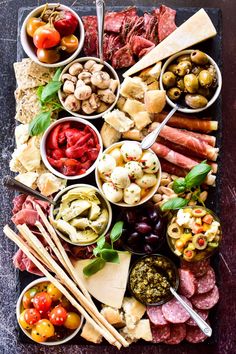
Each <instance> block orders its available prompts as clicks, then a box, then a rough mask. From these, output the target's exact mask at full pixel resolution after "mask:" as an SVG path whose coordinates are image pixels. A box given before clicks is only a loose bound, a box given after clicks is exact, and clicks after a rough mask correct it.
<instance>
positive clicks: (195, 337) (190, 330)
mask: <svg viewBox="0 0 236 354" xmlns="http://www.w3.org/2000/svg"><path fill="white" fill-rule="evenodd" d="M186 327H187V333H186V337H185V339H186V340H187V341H188V342H190V343H201V342H204V340H205V339H206V338H207V336H206V335H205V333H203V332H202V331H201V330H200V328H199V327H193V326H186Z"/></svg>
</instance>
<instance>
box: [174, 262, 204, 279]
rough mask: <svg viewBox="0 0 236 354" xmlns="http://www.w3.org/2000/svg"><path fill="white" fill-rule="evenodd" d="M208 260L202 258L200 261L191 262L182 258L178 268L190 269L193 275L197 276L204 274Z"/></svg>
mask: <svg viewBox="0 0 236 354" xmlns="http://www.w3.org/2000/svg"><path fill="white" fill-rule="evenodd" d="M209 262H210V261H209V260H208V259H203V260H202V261H199V262H192V263H191V262H186V261H184V260H182V261H181V267H180V268H182V269H188V270H190V271H191V272H192V273H193V274H194V275H195V277H196V278H198V277H202V276H203V275H204V274H206V272H207V270H208V267H209Z"/></svg>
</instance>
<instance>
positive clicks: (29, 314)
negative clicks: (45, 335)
mask: <svg viewBox="0 0 236 354" xmlns="http://www.w3.org/2000/svg"><path fill="white" fill-rule="evenodd" d="M24 318H25V321H26V322H27V323H28V324H29V325H34V324H35V323H36V322H38V321H39V320H41V316H40V313H39V312H38V310H36V309H27V310H25V314H24Z"/></svg>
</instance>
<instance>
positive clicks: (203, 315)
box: [186, 308, 208, 327]
mask: <svg viewBox="0 0 236 354" xmlns="http://www.w3.org/2000/svg"><path fill="white" fill-rule="evenodd" d="M194 311H195V312H197V314H198V315H199V316H200V317H201V318H202V319H203V320H204V321H206V319H207V317H208V311H207V310H199V309H196V308H194ZM186 324H187V325H189V326H194V327H196V326H197V323H196V322H195V321H194V320H193V319H192V318H191V317H190V319H189V320H188V321H187V322H186Z"/></svg>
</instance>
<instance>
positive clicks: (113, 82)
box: [109, 79, 118, 92]
mask: <svg viewBox="0 0 236 354" xmlns="http://www.w3.org/2000/svg"><path fill="white" fill-rule="evenodd" d="M117 87H118V81H117V80H114V79H111V80H110V85H109V89H110V90H111V91H112V92H115V90H116V89H117Z"/></svg>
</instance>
